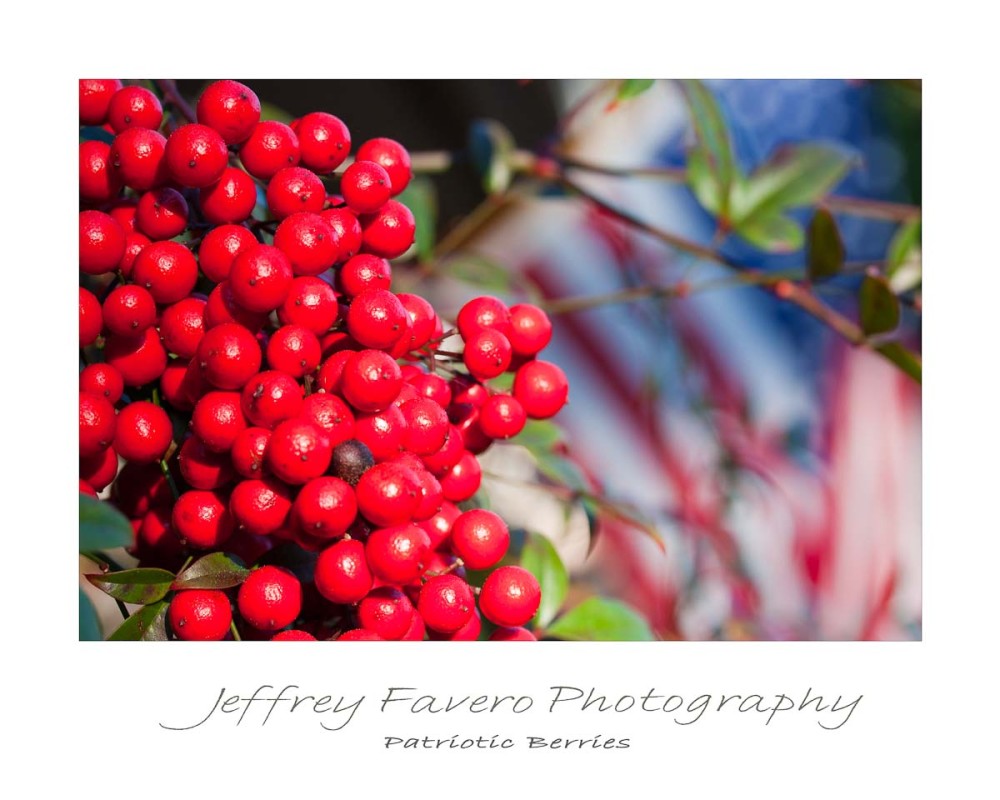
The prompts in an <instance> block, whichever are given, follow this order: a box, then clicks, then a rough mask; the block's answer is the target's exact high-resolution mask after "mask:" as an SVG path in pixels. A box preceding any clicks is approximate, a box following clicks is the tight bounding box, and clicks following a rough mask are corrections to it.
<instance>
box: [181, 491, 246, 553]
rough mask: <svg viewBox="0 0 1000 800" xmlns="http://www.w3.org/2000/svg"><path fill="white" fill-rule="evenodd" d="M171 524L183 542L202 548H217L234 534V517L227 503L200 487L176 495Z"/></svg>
mask: <svg viewBox="0 0 1000 800" xmlns="http://www.w3.org/2000/svg"><path fill="white" fill-rule="evenodd" d="M171 524H172V525H173V527H174V532H175V533H176V534H177V535H178V536H180V538H181V541H182V542H184V543H185V544H188V545H190V546H191V547H195V548H197V549H199V550H211V549H214V548H216V547H218V546H219V545H221V544H223V543H224V542H225V541H227V540H228V539H229V537H230V536H232V533H233V518H232V516H231V515H230V513H229V509H228V508H227V507H226V504H225V503H224V502H223V501H222V499H221V498H220V497H219V495H217V494H216V493H215V492H209V491H202V490H200V489H196V490H194V491H190V492H184V494H182V495H181V496H180V497H178V498H177V502H176V503H174V510H173V513H172V515H171Z"/></svg>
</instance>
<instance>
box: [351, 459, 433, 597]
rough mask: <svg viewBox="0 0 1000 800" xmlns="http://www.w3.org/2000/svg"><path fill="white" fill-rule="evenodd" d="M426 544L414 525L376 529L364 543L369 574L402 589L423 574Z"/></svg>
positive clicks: (425, 535) (427, 548)
mask: <svg viewBox="0 0 1000 800" xmlns="http://www.w3.org/2000/svg"><path fill="white" fill-rule="evenodd" d="M373 469H377V467H373ZM359 488H360V486H359ZM428 542H429V539H428V537H427V534H426V533H424V531H422V530H421V529H420V528H418V527H417V526H416V525H397V526H394V527H391V528H379V529H378V530H375V531H373V532H372V533H371V535H370V536H369V537H368V541H367V542H365V557H366V558H367V559H368V566H369V568H370V569H371V571H372V574H373V575H374V576H375V577H376V578H378V579H379V580H380V581H383V582H384V583H387V584H391V585H394V586H405V585H406V584H408V583H412V582H413V581H415V580H417V578H419V577H420V575H421V574H422V573H423V571H424V566H425V565H424V562H425V561H426V559H427V557H428V555H429V553H430V548H429V547H428Z"/></svg>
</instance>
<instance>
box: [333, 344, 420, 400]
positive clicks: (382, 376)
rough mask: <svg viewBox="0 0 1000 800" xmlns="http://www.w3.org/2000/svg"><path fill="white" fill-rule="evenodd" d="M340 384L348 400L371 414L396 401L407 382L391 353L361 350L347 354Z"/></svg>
mask: <svg viewBox="0 0 1000 800" xmlns="http://www.w3.org/2000/svg"><path fill="white" fill-rule="evenodd" d="M339 385H340V390H341V392H342V393H343V395H344V398H345V399H346V400H347V402H348V403H350V404H351V405H352V406H354V407H355V408H356V409H358V410H359V411H363V412H367V413H370V414H371V413H375V412H378V411H382V410H383V409H386V408H388V407H389V406H390V405H392V402H393V400H395V399H396V397H397V396H398V395H399V391H400V389H401V388H402V386H403V374H402V372H400V369H399V365H398V364H397V363H396V362H395V360H393V358H392V357H391V356H390V355H388V354H387V353H383V352H382V351H381V350H359V351H358V352H356V353H351V354H350V355H348V356H347V358H346V360H345V362H344V366H343V371H342V372H341V375H340V381H339ZM328 391H329V389H328Z"/></svg>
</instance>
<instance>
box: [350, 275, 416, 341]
mask: <svg viewBox="0 0 1000 800" xmlns="http://www.w3.org/2000/svg"><path fill="white" fill-rule="evenodd" d="M407 319H408V318H407V315H406V309H405V308H403V304H402V303H400V302H399V299H398V298H397V297H396V295H394V294H393V293H392V292H390V291H388V290H386V289H367V290H365V291H363V292H362V293H361V294H359V295H358V296H357V297H355V298H354V300H353V301H352V302H351V307H350V309H349V310H348V312H347V331H348V333H350V334H351V336H353V337H354V338H355V339H356V340H357V341H358V342H360V343H361V344H362V345H364V346H365V347H370V348H374V349H376V350H384V349H388V348H390V347H392V346H393V345H394V344H395V343H396V341H397V340H398V339H399V337H400V335H401V334H402V332H403V330H404V329H405V326H406V323H407Z"/></svg>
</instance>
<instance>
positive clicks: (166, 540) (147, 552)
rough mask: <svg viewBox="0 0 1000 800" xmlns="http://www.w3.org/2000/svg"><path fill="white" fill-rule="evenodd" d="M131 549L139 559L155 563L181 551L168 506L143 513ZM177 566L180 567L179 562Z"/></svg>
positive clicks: (168, 560)
mask: <svg viewBox="0 0 1000 800" xmlns="http://www.w3.org/2000/svg"><path fill="white" fill-rule="evenodd" d="M149 466H155V469H156V471H157V472H159V471H160V468H159V466H158V465H149ZM133 525H134V522H133ZM133 529H134V528H133ZM133 550H134V553H135V555H136V556H138V557H139V559H140V560H143V561H146V560H150V561H153V562H155V563H157V564H163V563H165V562H167V563H169V562H170V561H171V560H173V559H176V558H177V557H178V556H179V555H180V554H181V553H182V552H183V550H184V545H182V544H181V540H180V537H178V536H177V534H176V533H174V528H173V525H171V524H170V508H169V507H168V506H158V507H156V508H153V509H151V510H150V511H149V512H147V513H146V514H144V515H143V517H142V519H141V520H140V521H139V526H138V530H136V542H135V547H134V548H133ZM177 567H180V562H178V563H177Z"/></svg>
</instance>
